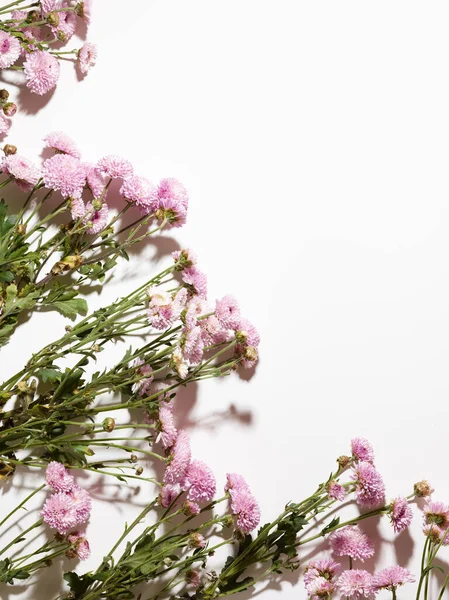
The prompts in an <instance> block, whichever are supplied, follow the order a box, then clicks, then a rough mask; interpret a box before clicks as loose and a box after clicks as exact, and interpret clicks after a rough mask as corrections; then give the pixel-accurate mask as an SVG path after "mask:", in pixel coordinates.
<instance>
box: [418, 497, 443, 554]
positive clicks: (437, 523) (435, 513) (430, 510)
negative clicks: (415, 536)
mask: <svg viewBox="0 0 449 600" xmlns="http://www.w3.org/2000/svg"><path fill="white" fill-rule="evenodd" d="M423 513H424V527H423V531H424V533H425V535H427V536H429V538H430V539H431V540H432V541H433V542H434V543H439V542H440V541H441V540H443V541H442V544H443V545H444V546H447V545H449V531H448V529H449V506H448V505H447V504H444V503H443V502H436V501H433V500H428V501H427V502H426V504H425V505H424V508H423Z"/></svg>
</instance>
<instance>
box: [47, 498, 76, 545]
mask: <svg viewBox="0 0 449 600" xmlns="http://www.w3.org/2000/svg"><path fill="white" fill-rule="evenodd" d="M41 515H42V517H43V519H44V521H45V523H47V525H49V526H50V527H52V528H53V529H56V531H57V532H58V533H61V534H63V535H65V534H66V533H68V531H70V529H72V527H74V526H75V525H77V524H78V519H77V514H76V507H75V503H74V501H73V498H72V496H71V495H70V494H66V493H64V492H57V493H56V494H53V495H52V496H50V498H48V499H47V500H46V501H45V504H44V506H43V508H42V511H41Z"/></svg>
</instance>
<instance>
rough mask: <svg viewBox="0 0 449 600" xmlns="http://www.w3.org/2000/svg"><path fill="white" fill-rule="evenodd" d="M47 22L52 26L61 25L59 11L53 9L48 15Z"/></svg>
mask: <svg viewBox="0 0 449 600" xmlns="http://www.w3.org/2000/svg"><path fill="white" fill-rule="evenodd" d="M47 23H48V24H49V25H51V26H52V27H57V26H58V25H59V15H58V13H57V12H55V11H52V12H50V13H48V15H47Z"/></svg>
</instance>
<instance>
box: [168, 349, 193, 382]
mask: <svg viewBox="0 0 449 600" xmlns="http://www.w3.org/2000/svg"><path fill="white" fill-rule="evenodd" d="M171 360H172V363H173V366H174V367H175V369H176V372H177V374H178V376H179V377H180V378H181V379H185V378H186V377H187V375H188V373H189V363H188V362H187V361H186V360H185V358H184V354H183V352H182V349H181V348H180V347H179V346H176V348H175V349H174V350H173V354H172V355H171Z"/></svg>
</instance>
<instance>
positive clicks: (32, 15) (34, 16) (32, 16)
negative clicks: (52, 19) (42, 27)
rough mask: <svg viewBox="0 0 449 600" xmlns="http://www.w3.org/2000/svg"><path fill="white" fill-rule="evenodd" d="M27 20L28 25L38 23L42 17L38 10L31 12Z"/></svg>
mask: <svg viewBox="0 0 449 600" xmlns="http://www.w3.org/2000/svg"><path fill="white" fill-rule="evenodd" d="M26 20H27V21H28V23H37V21H40V20H41V15H40V14H39V11H37V10H30V12H29V13H28V14H27V18H26Z"/></svg>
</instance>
